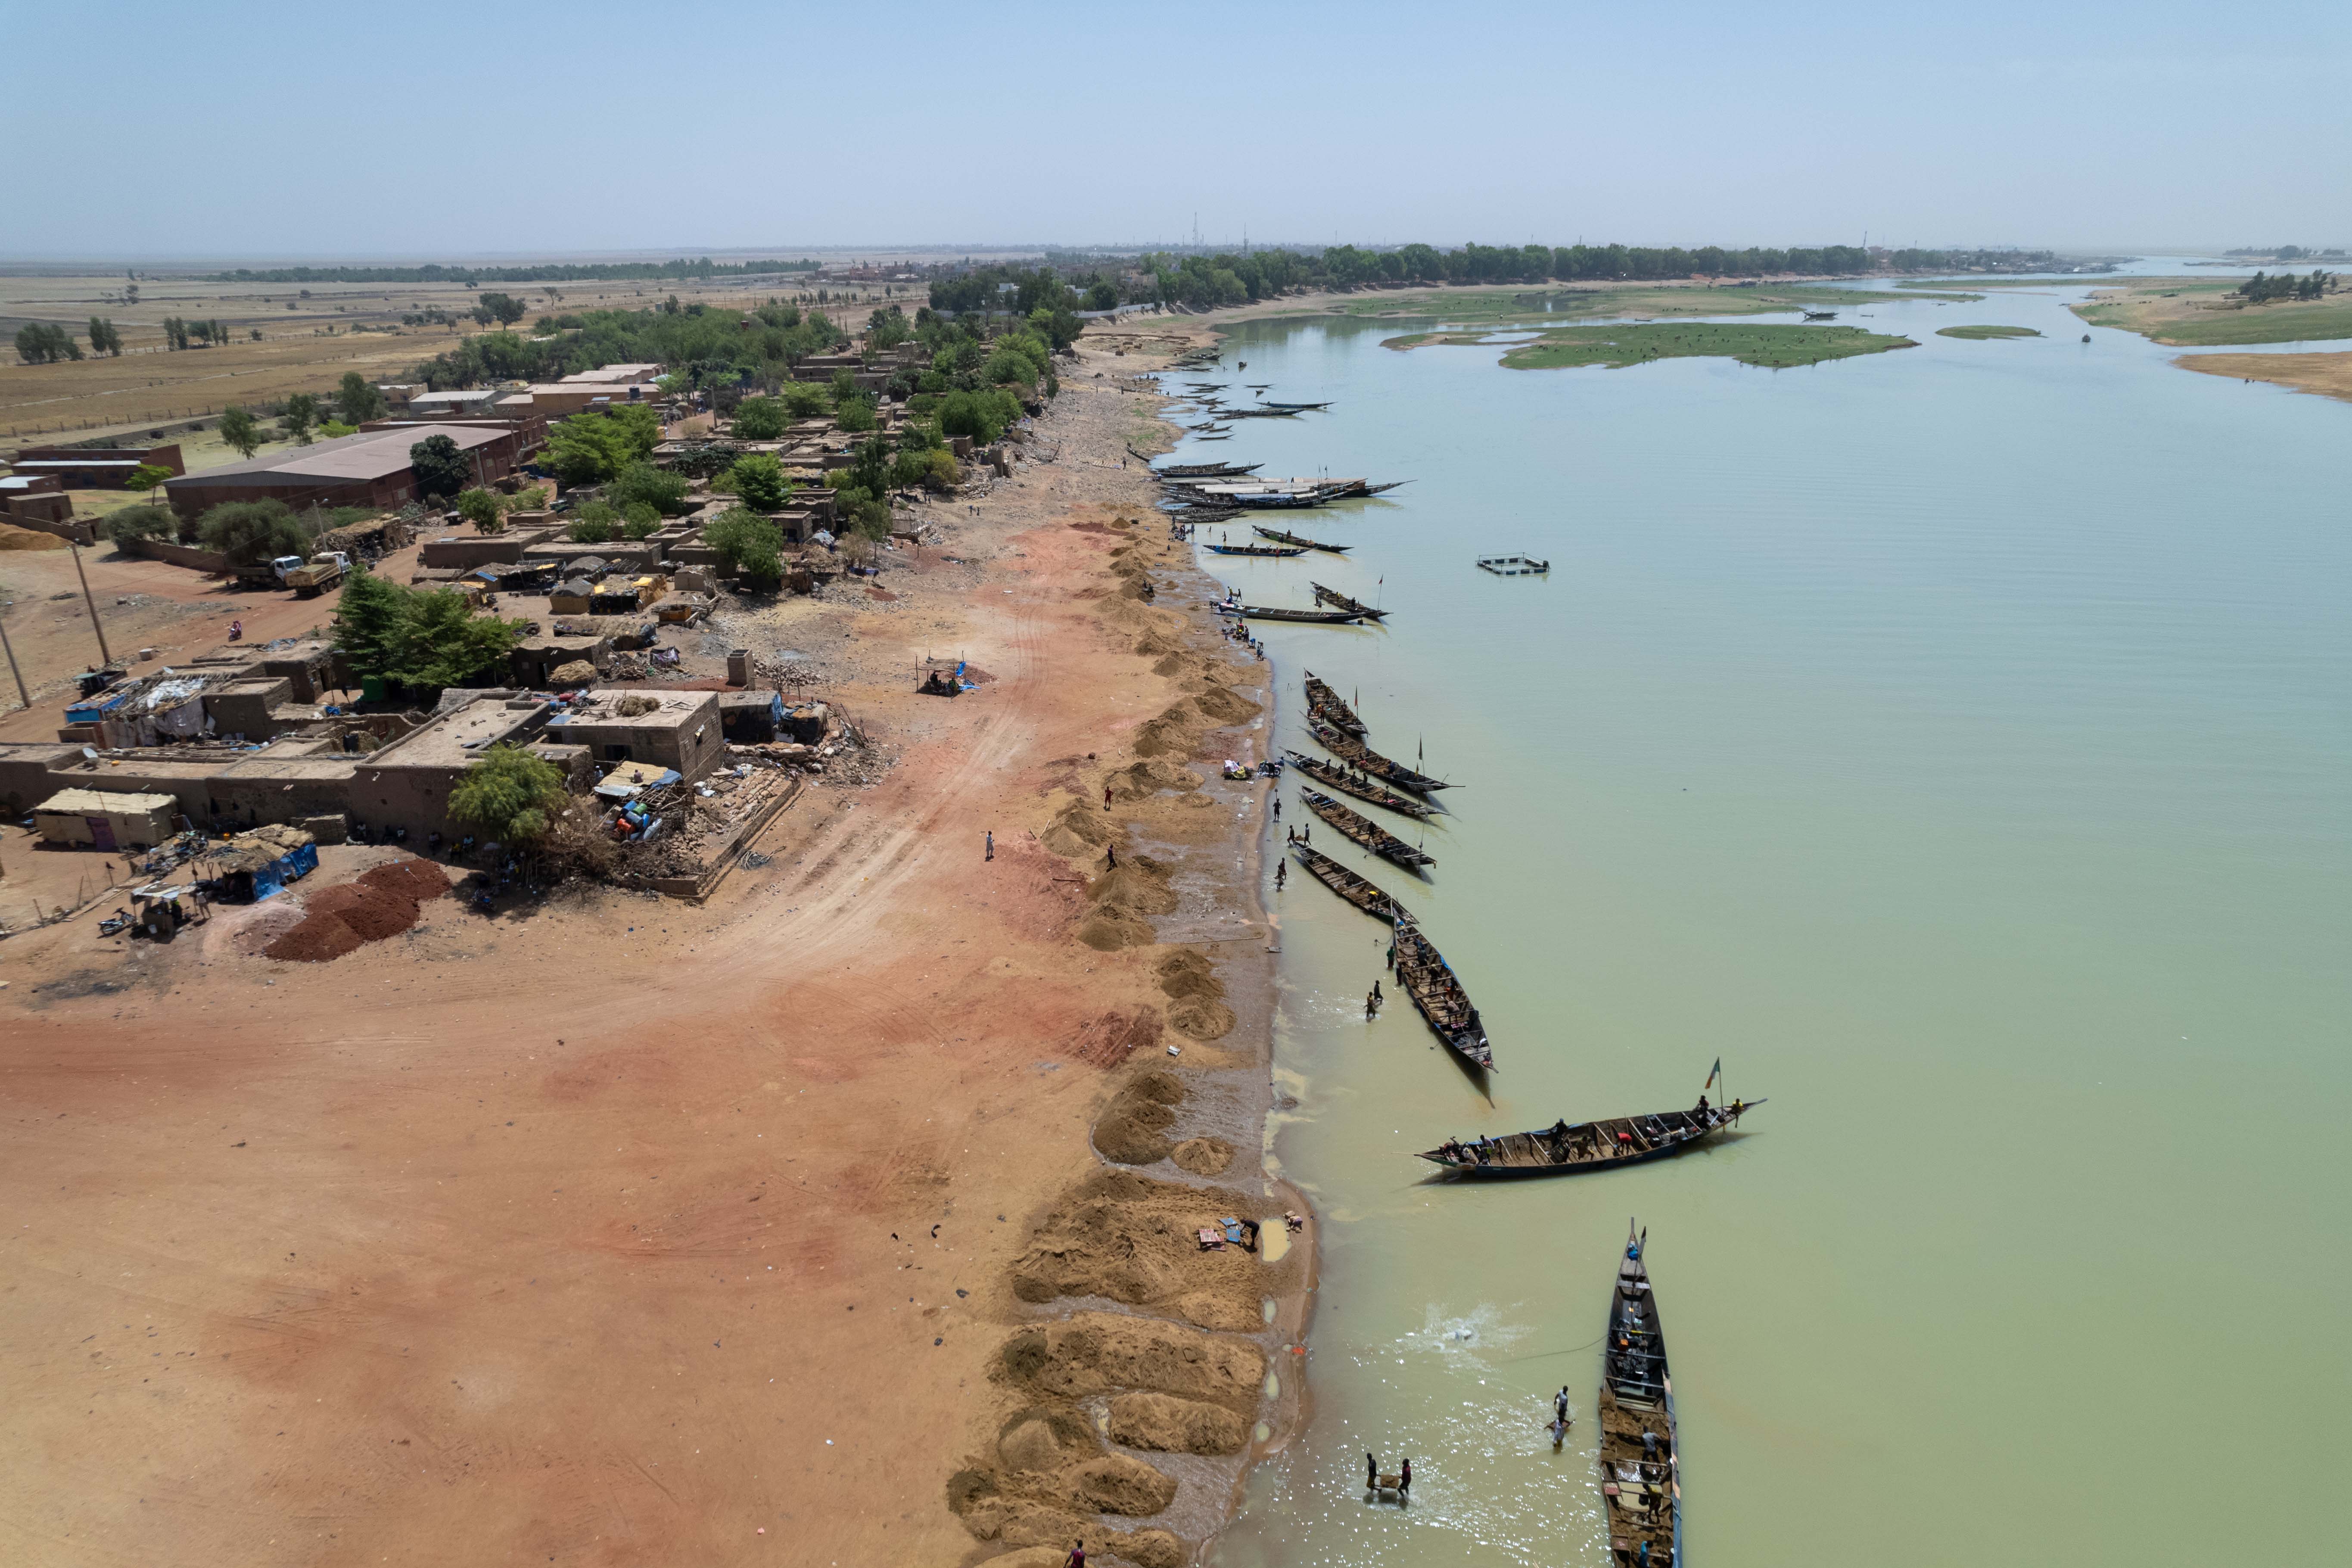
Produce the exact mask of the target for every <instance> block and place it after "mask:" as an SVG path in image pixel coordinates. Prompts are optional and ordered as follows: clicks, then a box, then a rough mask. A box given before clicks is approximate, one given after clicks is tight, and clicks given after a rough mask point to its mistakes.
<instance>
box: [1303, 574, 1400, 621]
mask: <svg viewBox="0 0 2352 1568" xmlns="http://www.w3.org/2000/svg"><path fill="white" fill-rule="evenodd" d="M1307 586H1308V587H1310V588H1312V589H1314V590H1315V602H1316V603H1317V604H1318V605H1339V608H1341V609H1343V610H1353V611H1355V612H1356V614H1358V615H1360V616H1365V617H1366V618H1367V619H1370V620H1375V621H1377V620H1381V619H1383V618H1385V617H1386V616H1387V615H1388V612H1387V611H1386V610H1376V609H1374V608H1372V607H1371V606H1370V605H1367V604H1365V603H1364V602H1363V601H1362V600H1360V599H1351V598H1349V596H1348V595H1345V594H1342V593H1341V592H1339V589H1337V588H1326V587H1325V586H1324V585H1323V584H1320V583H1309V584H1307Z"/></svg>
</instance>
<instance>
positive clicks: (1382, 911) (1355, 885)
mask: <svg viewBox="0 0 2352 1568" xmlns="http://www.w3.org/2000/svg"><path fill="white" fill-rule="evenodd" d="M1290 852H1291V854H1292V855H1294V856H1296V857H1297V860H1298V863H1299V864H1300V865H1302V866H1304V867H1306V868H1307V875H1309V876H1311V877H1313V878H1314V879H1316V880H1317V881H1318V882H1320V883H1322V884H1323V885H1324V886H1325V887H1327V888H1328V889H1331V890H1332V891H1333V892H1334V893H1336V894H1338V895H1339V898H1340V899H1341V900H1343V901H1344V902H1347V903H1349V904H1352V905H1354V906H1355V907H1356V908H1357V909H1360V910H1363V912H1364V913H1366V914H1368V915H1370V916H1371V917H1372V918H1373V919H1374V920H1376V921H1385V922H1387V923H1388V924H1390V925H1394V924H1396V922H1397V921H1398V920H1399V919H1400V918H1402V919H1404V920H1408V921H1409V920H1411V919H1412V910H1408V909H1406V908H1405V907H1404V906H1403V905H1402V904H1400V903H1398V902H1397V901H1396V900H1395V899H1394V898H1393V897H1392V896H1391V894H1390V893H1389V891H1388V889H1385V888H1382V887H1381V886H1380V885H1379V884H1378V883H1376V882H1373V881H1372V880H1370V879H1369V878H1365V877H1359V876H1358V875H1356V873H1354V872H1353V871H1350V870H1349V869H1348V868H1346V867H1345V866H1342V865H1340V864H1339V862H1338V861H1337V860H1334V859H1332V858H1331V857H1329V856H1328V855H1326V854H1324V853H1323V851H1321V850H1320V849H1318V848H1316V847H1314V846H1313V845H1311V844H1294V845H1292V846H1291V847H1290Z"/></svg>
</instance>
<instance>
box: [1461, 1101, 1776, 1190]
mask: <svg viewBox="0 0 2352 1568" xmlns="http://www.w3.org/2000/svg"><path fill="white" fill-rule="evenodd" d="M1763 1103H1764V1102H1763V1101H1762V1100H1734V1101H1733V1102H1732V1103H1731V1104H1729V1105H1711V1106H1709V1107H1707V1108H1706V1110H1704V1111H1701V1110H1662V1111H1660V1112H1658V1113H1657V1114H1656V1115H1654V1116H1617V1117H1612V1118H1610V1119H1608V1120H1607V1121H1580V1122H1578V1123H1577V1124H1576V1125H1575V1126H1573V1127H1571V1126H1570V1125H1569V1124H1568V1122H1567V1121H1556V1122H1554V1123H1552V1124H1551V1125H1550V1126H1549V1127H1542V1128H1538V1129H1537V1130H1536V1131H1532V1132H1507V1133H1505V1134H1504V1135H1503V1136H1502V1137H1500V1138H1481V1139H1478V1140H1477V1141H1475V1142H1470V1143H1464V1142H1460V1141H1459V1140H1457V1139H1448V1140H1447V1141H1446V1142H1444V1143H1442V1144H1440V1145H1439V1146H1438V1147H1436V1148H1434V1149H1432V1150H1430V1151H1428V1152H1425V1153H1423V1155H1422V1156H1421V1158H1423V1159H1424V1160H1426V1161H1428V1162H1429V1163H1431V1164H1433V1165H1440V1166H1443V1167H1444V1168H1445V1170H1447V1171H1448V1172H1451V1173H1454V1174H1456V1175H1460V1176H1465V1177H1470V1178H1474V1179H1484V1178H1500V1177H1507V1176H1559V1175H1565V1174H1568V1173H1570V1172H1576V1171H1606V1170H1614V1169H1615V1168H1617V1167H1618V1166H1620V1165H1637V1164H1640V1163H1642V1162H1643V1161H1644V1160H1655V1159H1658V1158H1660V1157H1662V1156H1664V1155H1667V1154H1676V1153H1680V1152H1682V1151H1683V1150H1685V1149H1688V1148H1692V1147H1694V1146H1696V1145H1697V1144H1700V1143H1704V1142H1706V1141H1707V1140H1708V1139H1710V1138H1712V1137H1714V1136H1715V1135H1716V1134H1717V1133H1718V1132H1720V1131H1723V1130H1724V1129H1726V1128H1727V1127H1732V1126H1735V1125H1737V1124H1738V1121H1739V1118H1740V1116H1741V1115H1742V1114H1743V1113H1745V1112H1747V1111H1750V1110H1755V1109H1756V1108H1757V1107H1758V1106H1759V1105H1761V1104H1763Z"/></svg>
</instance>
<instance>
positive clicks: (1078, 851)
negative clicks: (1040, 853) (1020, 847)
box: [1037, 800, 1111, 859]
mask: <svg viewBox="0 0 2352 1568" xmlns="http://www.w3.org/2000/svg"><path fill="white" fill-rule="evenodd" d="M1110 829H1111V825H1110V823H1109V822H1108V820H1107V819H1106V818H1105V816H1104V814H1103V813H1101V812H1098V811H1089V810H1087V803H1086V802H1085V801H1082V800H1074V801H1072V802H1070V804H1069V805H1066V806H1064V807H1063V808H1062V809H1061V810H1060V811H1058V812H1056V813H1055V816H1054V822H1053V826H1050V827H1048V828H1046V829H1045V832H1043V833H1041V834H1039V835H1038V836H1037V842H1039V843H1040V844H1043V845H1044V846H1045V847H1046V848H1048V849H1051V850H1052V851H1053V852H1054V853H1055V854H1056V855H1067V856H1069V857H1071V858H1074V859H1076V858H1084V857H1087V856H1089V855H1098V854H1100V853H1101V852H1102V847H1103V846H1104V845H1106V844H1108V843H1109V842H1110Z"/></svg>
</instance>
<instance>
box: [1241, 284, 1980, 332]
mask: <svg viewBox="0 0 2352 1568" xmlns="http://www.w3.org/2000/svg"><path fill="white" fill-rule="evenodd" d="M1982 297H1983V296H1981V295H1978V294H1967V293H1952V292H1946V293H1924V292H1907V293H1901V294H1897V293H1893V292H1888V291H1885V290H1880V289H1832V288H1829V287H1826V286H1824V285H1822V284H1816V283H1775V284H1766V285H1763V286H1761V287H1759V288H1755V289H1706V288H1696V287H1690V286H1686V285H1668V284H1656V283H1625V284H1617V285H1612V286H1611V287H1608V288H1601V289H1508V288H1497V289H1395V290H1380V291H1376V292H1371V293H1366V294H1360V295H1356V296H1353V297H1351V298H1349V299H1348V300H1342V301H1341V302H1339V304H1337V305H1334V306H1332V307H1330V310H1332V311H1335V312H1336V313H1338V314H1339V315H1343V316H1393V317H1414V316H1422V317H1429V316H1433V317H1436V318H1437V319H1438V320H1440V321H1459V322H1462V323H1464V324H1465V325H1468V324H1475V323H1483V322H1493V323H1496V324H1497V325H1499V324H1501V323H1503V322H1506V321H1517V322H1524V323H1526V324H1528V325H1530V326H1540V325H1543V324H1545V323H1547V322H1550V321H1559V320H1560V319H1561V318H1562V317H1567V318H1570V319H1571V320H1573V319H1576V318H1591V317H1606V316H1636V317H1658V316H1760V315H1769V314H1772V313H1775V312H1786V311H1790V310H1797V309H1799V308H1800V307H1802V306H1808V305H1811V306H1821V305H1838V306H1854V305H1868V304H1874V303H1893V302H1900V301H1902V300H1954V301H1969V300H1979V299H1981V298H1982ZM1547 306H1549V309H1546V307H1547ZM1276 313H1277V314H1288V313H1289V312H1286V311H1282V312H1276Z"/></svg>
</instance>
